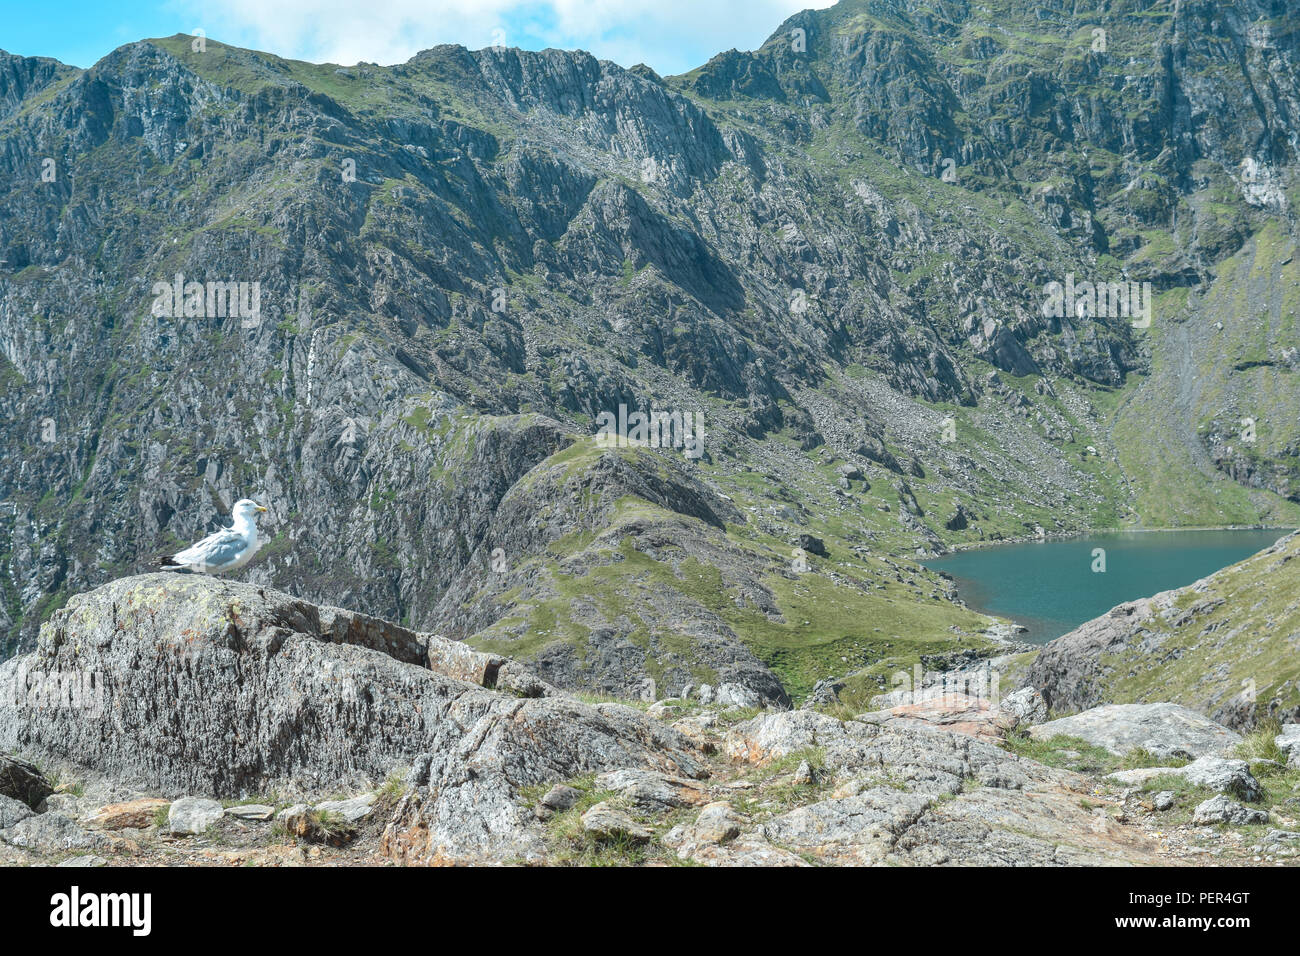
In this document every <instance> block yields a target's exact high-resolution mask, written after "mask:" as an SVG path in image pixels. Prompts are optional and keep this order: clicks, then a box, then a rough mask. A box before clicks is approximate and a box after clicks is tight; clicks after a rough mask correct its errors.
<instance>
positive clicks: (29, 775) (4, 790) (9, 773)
mask: <svg viewBox="0 0 1300 956" xmlns="http://www.w3.org/2000/svg"><path fill="white" fill-rule="evenodd" d="M53 792H54V787H53V786H51V784H50V782H49V781H48V780H46V779H45V775H44V774H42V773H41V772H40V770H38V769H37V768H36V765H35V764H31V763H28V762H27V761H26V760H18V759H16V758H14V757H5V756H3V755H0V796H3V797H9V798H10V799H13V800H17V801H19V802H20V803H25V804H27V806H29V807H31V808H32V809H33V810H35V809H36V808H37V807H39V806H40V805H41V801H42V800H44V799H45V798H46V797H48V796H49V795H50V794H52V793H53Z"/></svg>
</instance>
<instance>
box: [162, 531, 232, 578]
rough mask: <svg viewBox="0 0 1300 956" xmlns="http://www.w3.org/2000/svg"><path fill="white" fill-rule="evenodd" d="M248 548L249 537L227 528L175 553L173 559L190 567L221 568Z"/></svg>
mask: <svg viewBox="0 0 1300 956" xmlns="http://www.w3.org/2000/svg"><path fill="white" fill-rule="evenodd" d="M247 548H248V539H247V538H245V537H244V536H243V535H242V534H240V533H239V532H237V531H235V530H233V529H231V528H225V529H222V530H221V531H216V532H213V533H212V534H210V535H208V536H207V537H206V538H204V539H203V540H202V541H200V542H198V543H197V544H192V545H190V546H189V547H188V548H186V549H185V550H184V551H181V552H180V553H179V554H176V555H173V557H172V561H174V562H175V563H176V564H180V565H186V566H188V567H199V568H217V569H219V568H223V567H225V566H226V565H228V564H233V563H234V562H236V561H238V560H239V558H240V556H241V555H242V554H243V553H244V551H245V550H246V549H247Z"/></svg>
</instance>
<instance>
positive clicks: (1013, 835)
mask: <svg viewBox="0 0 1300 956" xmlns="http://www.w3.org/2000/svg"><path fill="white" fill-rule="evenodd" d="M86 677H90V678H91V679H90V680H89V681H86V680H85V678H86ZM0 687H4V688H6V690H7V693H6V694H5V695H4V696H3V697H0V861H3V862H8V863H68V864H69V865H103V864H106V863H111V864H113V865H139V864H159V863H186V864H208V865H236V864H249V863H252V864H261V865H301V864H304V863H320V864H348V863H358V862H365V863H383V862H398V863H407V864H463V863H476V864H484V863H498V864H499V863H528V864H534V865H564V864H575V863H578V864H581V863H602V864H609V863H617V864H664V863H693V864H698V865H711V866H802V865H808V864H812V865H862V864H893V865H923V866H932V865H939V864H983V865H1009V864H1026V863H1032V864H1038V865H1085V864H1120V863H1140V864H1154V863H1174V864H1181V863H1187V862H1192V861H1198V860H1200V859H1202V858H1204V857H1205V855H1207V854H1208V855H1211V856H1212V857H1214V858H1218V859H1220V860H1221V861H1223V862H1248V861H1250V860H1251V859H1252V854H1253V855H1254V857H1255V858H1256V859H1258V860H1259V861H1260V862H1267V863H1275V862H1276V863H1279V864H1280V863H1286V862H1295V860H1296V858H1297V847H1296V841H1297V840H1298V839H1300V834H1297V832H1296V830H1295V827H1296V818H1297V812H1298V811H1297V804H1298V803H1300V798H1297V797H1296V795H1295V794H1296V792H1297V790H1296V788H1300V767H1297V768H1296V769H1295V772H1294V773H1293V772H1291V771H1290V770H1287V771H1273V770H1270V768H1277V767H1279V766H1280V765H1279V764H1277V763H1276V762H1274V761H1267V760H1266V761H1262V762H1255V763H1254V764H1249V765H1248V763H1247V762H1246V761H1245V760H1240V759H1233V758H1230V757H1225V756H1223V755H1222V754H1223V750H1224V748H1226V747H1230V746H1232V745H1233V742H1234V741H1239V740H1240V738H1238V737H1237V736H1236V735H1235V734H1233V733H1232V732H1231V731H1228V730H1226V729H1225V728H1217V733H1215V734H1211V735H1210V736H1209V739H1208V742H1207V735H1206V732H1205V729H1206V726H1207V725H1211V724H1212V722H1210V721H1208V720H1206V719H1205V718H1203V717H1200V718H1197V717H1196V715H1190V716H1191V718H1194V719H1193V720H1191V721H1188V722H1187V723H1186V727H1187V728H1188V730H1189V732H1188V733H1187V734H1185V735H1182V736H1180V734H1182V732H1183V727H1182V726H1180V725H1179V724H1178V723H1177V722H1170V721H1164V722H1162V724H1161V733H1162V734H1163V742H1164V743H1165V744H1166V746H1165V748H1164V749H1163V750H1161V752H1160V754H1159V757H1160V759H1162V760H1165V761H1168V760H1169V759H1170V753H1171V752H1172V753H1183V752H1186V751H1188V750H1189V749H1190V750H1191V751H1193V752H1194V754H1195V755H1196V756H1197V757H1198V759H1197V760H1195V761H1194V762H1192V763H1190V764H1188V765H1187V766H1185V767H1180V766H1174V767H1169V766H1155V767H1151V766H1149V764H1150V763H1151V760H1150V755H1149V754H1147V755H1146V757H1142V756H1141V755H1140V754H1136V755H1135V754H1130V755H1128V756H1125V755H1124V754H1121V753H1111V752H1109V751H1107V750H1106V749H1105V748H1104V747H1103V746H1099V745H1097V744H1093V743H1089V742H1088V741H1087V740H1083V739H1079V738H1076V737H1062V736H1061V735H1060V734H1059V733H1051V734H1049V735H1035V736H1034V737H1030V736H1026V735H1025V734H1024V729H1025V728H1026V727H1029V728H1030V732H1031V734H1032V733H1034V732H1035V731H1038V730H1040V729H1050V728H1051V727H1052V725H1051V724H1041V725H1040V726H1038V727H1036V726H1032V725H1033V724H1035V723H1036V722H1038V721H1041V719H1042V712H1043V708H1042V700H1041V698H1038V699H1036V700H1035V695H1034V694H1033V692H1032V691H1026V692H1022V693H1021V694H1020V695H1018V696H1019V697H1021V698H1023V699H1022V700H1021V701H1020V706H1019V708H1018V709H1017V708H1012V707H1010V706H1005V707H1002V708H990V706H989V702H988V701H978V700H974V699H972V698H969V697H963V696H961V695H950V696H946V697H944V698H937V699H929V700H926V701H922V702H919V703H918V704H916V705H912V706H905V707H897V708H893V709H885V710H881V711H876V712H871V713H864V714H858V715H856V716H854V717H853V718H851V719H848V720H840V719H838V718H835V717H832V716H829V715H827V714H822V713H817V712H814V711H811V710H799V711H791V710H768V711H763V712H760V711H758V710H757V709H755V708H740V707H736V706H735V705H734V704H727V703H725V702H724V703H723V704H721V705H718V706H714V707H712V708H703V707H701V706H700V705H699V704H698V703H697V702H691V701H673V700H664V701H659V702H656V703H655V704H654V705H652V706H650V707H648V708H645V709H644V710H642V709H638V708H634V707H631V706H629V705H627V704H625V703H615V702H605V703H587V702H584V701H582V700H579V699H576V698H574V697H572V696H570V695H567V694H564V693H562V692H560V691H558V690H556V689H555V688H554V687H552V686H550V685H548V684H546V683H545V682H544V681H541V680H539V679H538V678H537V677H536V675H535V674H533V673H531V672H530V671H529V669H527V668H526V667H522V666H521V665H520V664H518V663H517V662H514V661H509V660H505V659H502V658H493V657H489V656H487V655H482V654H475V653H474V652H472V651H469V650H468V649H467V648H466V647H465V645H464V644H462V643H459V642H454V641H446V640H444V639H443V638H441V637H438V636H436V635H432V634H424V633H417V632H412V631H409V630H407V629H405V628H402V627H399V626H397V625H394V624H390V623H386V622H383V621H379V620H376V619H373V618H369V617H366V616H364V615H361V614H357V613H355V612H351V611H346V610H341V609H338V608H331V607H323V606H317V605H314V604H312V603H310V602H307V601H304V600H302V599H299V598H295V597H291V596H289V595H287V594H284V593H281V592H277V591H273V590H270V589H268V588H259V587H257V586H255V585H249V584H241V583H223V582H218V581H215V580H213V579H211V578H208V577H201V576H196V577H192V578H184V577H178V576H174V575H163V574H154V575H145V576H140V577H132V578H126V579H122V580H119V581H115V582H113V583H112V584H109V585H105V586H103V587H101V588H99V589H97V590H95V591H92V592H88V593H86V594H82V595H77V596H76V597H74V598H73V599H72V601H71V602H70V603H69V605H68V606H67V607H66V608H64V609H62V610H59V611H56V612H55V613H54V614H53V616H52V617H51V619H50V621H49V622H48V623H47V624H46V625H45V626H44V627H43V628H42V632H41V637H40V640H39V642H38V645H37V648H36V650H35V651H34V652H33V653H31V654H29V655H24V656H22V657H19V658H16V659H13V660H10V661H8V662H6V663H4V664H3V665H0ZM1026 693H1027V694H1028V695H1029V696H1028V697H1025V696H1024V695H1025V694H1026ZM1174 709H1175V710H1181V708H1174ZM1122 720H1123V718H1122V717H1117V716H1111V717H1109V718H1108V723H1107V726H1108V727H1110V728H1113V727H1114V726H1115V724H1116V723H1117V722H1122ZM1290 729H1292V730H1294V731H1297V732H1300V726H1296V725H1292V727H1291V728H1290ZM1079 732H1080V733H1085V734H1086V733H1090V731H1089V729H1088V728H1086V727H1085V728H1082V729H1080V730H1079ZM1040 736H1044V737H1045V739H1043V740H1039V739H1038V737H1040ZM1295 743H1296V753H1297V755H1298V756H1300V738H1297V740H1296V741H1295ZM14 754H19V755H21V756H18V757H15V756H13V755H14ZM27 758H32V759H34V760H36V761H39V765H37V764H35V763H32V762H30V761H29V759H27ZM1119 767H1130V768H1135V769H1129V770H1120V771H1119V772H1116V773H1111V771H1115V770H1116V769H1117V768H1119ZM1252 767H1254V768H1255V769H1257V770H1258V771H1259V772H1260V773H1261V777H1259V778H1257V777H1256V776H1255V773H1254V772H1253V771H1252ZM1138 769H1141V770H1144V771H1146V775H1145V776H1144V778H1143V780H1142V782H1141V783H1140V784H1137V785H1135V784H1134V783H1133V781H1132V780H1130V779H1129V777H1127V776H1125V774H1129V775H1132V774H1133V773H1135V772H1137V770H1138ZM1265 770H1270V774H1269V775H1263V772H1264V771H1265ZM47 774H53V775H55V776H56V779H55V780H51V779H49V777H48V776H47ZM1108 774H1109V775H1108ZM1216 794H1217V795H1216ZM1238 801H1241V802H1238ZM1207 805H1208V806H1207ZM1211 811H1214V813H1218V814H1219V816H1218V817H1217V818H1215V819H1210V817H1211V816H1212V813H1211ZM1193 814H1195V816H1196V819H1193ZM1225 814H1226V815H1230V816H1231V818H1232V820H1231V821H1230V822H1227V823H1225V822H1224V821H1225V820H1226V819H1227V817H1226V816H1224V815H1225ZM1238 817H1240V818H1241V819H1240V820H1238V819H1237V818H1238ZM1264 824H1269V826H1264Z"/></svg>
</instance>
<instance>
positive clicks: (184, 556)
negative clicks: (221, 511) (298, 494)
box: [159, 498, 266, 574]
mask: <svg viewBox="0 0 1300 956" xmlns="http://www.w3.org/2000/svg"><path fill="white" fill-rule="evenodd" d="M264 511H266V509H265V508H263V507H262V506H261V505H259V504H258V503H257V502H256V501H253V500H252V499H249V498H241V499H240V500H239V501H236V502H235V507H234V508H232V509H231V510H230V516H231V517H232V518H234V519H235V523H234V525H233V526H232V527H230V528H223V529H222V530H221V531H216V532H213V533H212V534H210V535H208V536H207V537H206V538H204V539H203V540H202V541H200V542H198V543H197V544H192V545H190V546H189V547H188V548H186V549H185V550H184V551H181V552H179V553H177V554H173V555H171V556H169V557H165V558H163V559H162V560H161V563H160V564H159V569H160V570H163V571H179V572H181V573H182V574H189V573H192V572H198V573H199V574H228V573H229V572H231V571H238V570H239V569H240V568H242V567H243V566H244V565H246V564H247V563H248V562H249V561H251V560H252V558H253V555H254V554H256V553H257V515H258V514H260V513H261V512H264Z"/></svg>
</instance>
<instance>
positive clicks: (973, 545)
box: [920, 524, 1296, 564]
mask: <svg viewBox="0 0 1300 956" xmlns="http://www.w3.org/2000/svg"><path fill="white" fill-rule="evenodd" d="M1295 530H1296V529H1295V528H1293V527H1291V526H1290V525H1272V524H1220V525H1194V526H1181V527H1177V528H1081V529H1079V530H1077V531H1049V532H1046V533H1045V534H1042V535H1037V534H1026V535H1017V536H1016V537H1014V538H998V539H997V540H995V541H962V542H960V543H958V544H955V545H953V546H952V547H951V548H946V549H945V550H943V551H940V552H937V553H936V554H934V555H933V556H932V557H931V558H927V559H926V560H933V558H942V557H945V556H947V555H952V554H958V553H959V552H962V551H978V550H980V549H983V548H996V547H999V546H1001V545H1006V544H1032V543H1033V542H1035V541H1066V540H1069V539H1070V538H1086V537H1088V536H1089V535H1102V534H1168V533H1170V532H1173V531H1279V532H1283V533H1286V534H1289V533H1291V532H1292V531H1295ZM920 563H922V564H924V561H922V562H920Z"/></svg>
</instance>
